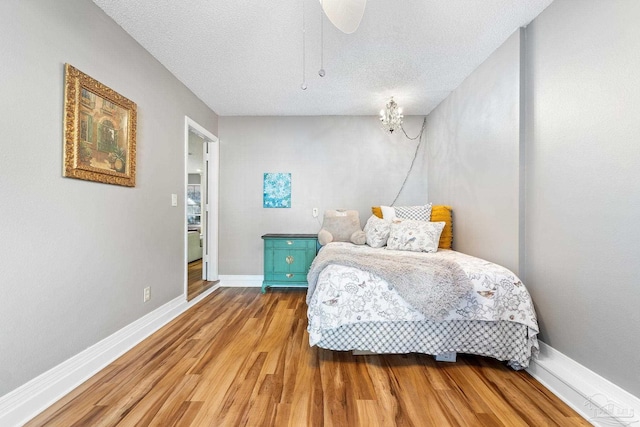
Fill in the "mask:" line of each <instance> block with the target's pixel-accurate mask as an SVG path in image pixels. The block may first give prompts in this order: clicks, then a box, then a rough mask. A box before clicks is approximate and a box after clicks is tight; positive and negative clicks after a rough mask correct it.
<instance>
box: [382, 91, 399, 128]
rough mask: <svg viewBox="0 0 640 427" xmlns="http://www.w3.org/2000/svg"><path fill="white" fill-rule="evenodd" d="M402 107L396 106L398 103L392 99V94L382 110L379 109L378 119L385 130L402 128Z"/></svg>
mask: <svg viewBox="0 0 640 427" xmlns="http://www.w3.org/2000/svg"><path fill="white" fill-rule="evenodd" d="M403 118H404V116H403V115H402V109H401V108H398V104H396V101H394V100H393V96H392V97H391V99H390V100H389V102H388V103H387V106H386V108H385V109H384V110H380V121H381V122H382V128H383V129H384V130H385V132H388V133H393V131H394V130H396V129H398V128H402V119H403Z"/></svg>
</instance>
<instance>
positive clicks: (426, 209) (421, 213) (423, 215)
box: [393, 203, 431, 221]
mask: <svg viewBox="0 0 640 427" xmlns="http://www.w3.org/2000/svg"><path fill="white" fill-rule="evenodd" d="M393 209H394V210H395V211H396V217H398V218H403V219H413V220H416V221H431V203H429V204H428V205H424V206H394V207H393Z"/></svg>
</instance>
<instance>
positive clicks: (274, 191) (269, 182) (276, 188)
mask: <svg viewBox="0 0 640 427" xmlns="http://www.w3.org/2000/svg"><path fill="white" fill-rule="evenodd" d="M262 207H264V208H290V207H291V174H290V173H265V174H264V198H263V202H262Z"/></svg>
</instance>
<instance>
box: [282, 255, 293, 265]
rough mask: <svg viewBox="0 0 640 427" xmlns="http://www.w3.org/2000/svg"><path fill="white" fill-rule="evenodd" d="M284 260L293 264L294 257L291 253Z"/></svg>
mask: <svg viewBox="0 0 640 427" xmlns="http://www.w3.org/2000/svg"><path fill="white" fill-rule="evenodd" d="M284 260H285V261H286V262H287V264H289V265H291V264H293V257H292V256H291V255H289V256H287V257H286V258H285V259H284Z"/></svg>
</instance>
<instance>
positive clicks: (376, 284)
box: [307, 242, 539, 369]
mask: <svg viewBox="0 0 640 427" xmlns="http://www.w3.org/2000/svg"><path fill="white" fill-rule="evenodd" d="M389 270H397V271H396V272H395V274H391V273H389ZM414 270H420V271H417V272H416V271H414ZM432 271H436V272H437V273H433V272H432ZM398 272H400V273H398ZM430 272H431V273H430ZM449 273H450V274H449ZM447 275H448V276H447ZM442 276H447V278H446V280H441V279H442ZM308 281H309V288H308V292H307V304H308V310H307V316H308V328H307V330H308V332H309V343H310V345H311V346H314V345H315V346H318V347H320V348H325V349H330V350H339V351H364V352H373V353H413V352H415V353H425V354H432V355H444V354H455V353H467V354H477V355H482V356H489V357H493V358H495V359H498V360H501V361H506V362H507V363H508V365H509V366H511V367H512V368H513V369H523V368H526V367H528V365H529V361H530V360H531V358H532V357H535V356H536V355H537V352H538V341H537V334H538V331H539V329H538V324H537V320H536V314H535V311H534V309H533V305H532V302H531V298H530V296H529V293H528V291H527V289H526V288H525V286H524V285H523V284H522V282H521V281H520V280H519V279H518V277H517V276H516V275H515V274H514V273H512V272H511V271H509V270H508V269H506V268H504V267H501V266H499V265H497V264H494V263H491V262H489V261H486V260H482V259H480V258H476V257H472V256H469V255H465V254H462V253H460V252H456V251H453V250H450V249H442V248H440V249H438V250H437V252H435V253H422V252H407V251H399V250H390V249H388V248H387V247H386V246H385V247H381V248H373V247H370V246H368V245H362V246H358V245H354V244H351V243H342V242H335V243H329V244H328V245H326V246H325V247H323V248H322V249H321V250H320V252H319V253H318V256H317V257H316V259H315V260H314V262H313V264H312V266H311V268H310V271H309V275H308ZM405 282H408V283H405ZM434 289H435V290H434ZM425 295H426V296H425Z"/></svg>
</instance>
